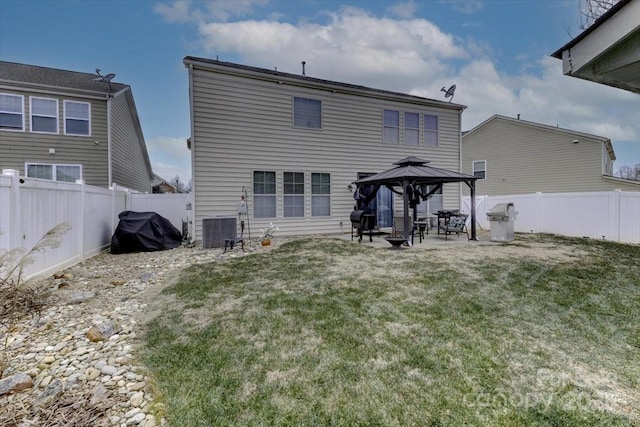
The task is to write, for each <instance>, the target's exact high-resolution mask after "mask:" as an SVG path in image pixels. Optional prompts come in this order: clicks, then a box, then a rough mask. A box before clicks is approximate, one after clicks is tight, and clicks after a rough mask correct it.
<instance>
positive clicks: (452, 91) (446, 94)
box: [440, 85, 456, 102]
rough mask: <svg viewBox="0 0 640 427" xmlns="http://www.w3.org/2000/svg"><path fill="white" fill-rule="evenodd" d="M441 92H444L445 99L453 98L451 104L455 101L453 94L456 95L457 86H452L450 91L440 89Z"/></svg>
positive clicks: (444, 88) (443, 88)
mask: <svg viewBox="0 0 640 427" xmlns="http://www.w3.org/2000/svg"><path fill="white" fill-rule="evenodd" d="M440 91H441V92H444V97H445V98H451V99H449V102H451V101H452V100H453V94H454V93H456V85H451V87H450V88H449V89H447V88H446V87H445V86H443V87H442V89H440Z"/></svg>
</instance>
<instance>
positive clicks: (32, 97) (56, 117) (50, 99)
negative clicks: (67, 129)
mask: <svg viewBox="0 0 640 427" xmlns="http://www.w3.org/2000/svg"><path fill="white" fill-rule="evenodd" d="M34 99H42V100H46V101H55V102H56V115H55V116H47V115H45V114H33V100H34ZM89 115H91V113H89ZM34 116H36V117H55V119H56V131H55V132H45V131H41V130H40V131H38V130H33V117H34ZM58 116H59V103H58V100H57V99H55V98H45V97H42V96H30V97H29V129H30V130H31V132H32V133H46V134H56V133H60V118H59V117H58Z"/></svg>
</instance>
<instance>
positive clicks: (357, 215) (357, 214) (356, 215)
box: [349, 210, 367, 227]
mask: <svg viewBox="0 0 640 427" xmlns="http://www.w3.org/2000/svg"><path fill="white" fill-rule="evenodd" d="M365 213H367V211H362V210H354V211H353V212H351V215H350V216H349V219H350V220H351V224H353V225H355V226H357V227H360V226H362V225H363V224H362V215H364V214H365Z"/></svg>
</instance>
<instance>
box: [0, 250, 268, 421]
mask: <svg viewBox="0 0 640 427" xmlns="http://www.w3.org/2000/svg"><path fill="white" fill-rule="evenodd" d="M254 250H269V249H263V248H259V249H252V248H248V247H247V253H251V252H252V251H254ZM238 254H240V252H237V253H228V254H223V253H222V249H208V250H202V249H198V248H195V247H191V248H182V247H181V248H176V249H174V250H170V251H158V252H147V253H134V254H128V255H127V256H126V257H120V256H113V255H111V254H109V253H108V252H104V253H102V254H99V255H96V256H95V257H92V258H89V259H87V260H85V261H83V262H82V263H79V264H76V265H74V266H72V267H69V268H68V269H66V270H65V271H63V272H59V273H56V275H58V276H59V277H58V278H55V277H52V276H49V277H45V278H41V279H37V280H38V281H36V282H35V283H33V284H34V285H36V286H42V287H43V288H48V289H52V290H55V294H56V295H57V297H58V298H57V299H56V301H54V302H52V304H51V306H50V307H48V308H46V309H45V310H44V311H43V313H42V315H41V317H40V319H39V320H38V321H37V322H34V321H33V318H32V317H31V316H25V318H24V319H21V320H20V321H19V322H18V324H17V325H16V327H15V328H14V329H13V330H12V331H10V332H8V333H7V334H6V336H5V337H2V339H3V340H4V339H6V344H7V348H6V356H7V357H8V360H9V362H10V363H9V364H10V368H11V372H22V373H23V374H16V375H18V376H15V375H13V376H12V377H13V380H14V382H12V384H13V385H11V386H9V385H8V384H9V380H8V378H5V379H4V380H1V381H0V384H4V385H3V386H0V388H3V389H4V390H11V391H4V392H0V420H1V421H0V425H3V422H2V421H4V420H5V419H8V418H6V416H7V415H9V416H10V417H14V416H15V417H16V418H15V421H14V424H10V425H16V426H21V427H22V426H24V427H26V426H31V425H40V424H37V423H36V424H34V422H32V421H33V418H32V417H33V415H32V414H33V413H35V412H38V411H39V410H40V409H42V410H46V408H48V407H50V408H53V407H55V404H56V403H57V402H59V401H66V402H69V401H71V402H74V403H73V404H74V405H86V404H89V405H90V406H92V407H96V406H99V407H101V408H102V410H103V413H101V414H100V415H99V417H100V419H99V420H98V419H96V420H95V422H92V424H91V425H96V426H97V425H100V426H106V425H109V426H114V427H115V426H119V427H122V426H123V425H127V423H128V425H139V426H149V427H152V426H156V425H157V426H165V425H167V421H166V420H165V419H164V418H162V417H159V418H158V419H156V418H155V417H154V415H153V414H157V413H164V409H162V408H164V406H163V405H162V403H161V402H157V401H156V400H155V399H154V395H153V392H152V388H150V387H148V384H149V381H150V378H148V377H147V376H146V375H145V374H144V372H146V369H145V368H144V367H142V366H139V365H137V363H138V360H139V358H138V357H137V355H138V354H137V352H138V345H139V344H140V340H139V338H138V337H139V336H140V335H141V328H142V326H143V325H144V324H145V322H146V320H148V316H149V315H150V313H149V307H150V304H151V303H154V302H155V300H156V298H157V295H158V292H159V291H160V290H161V289H162V287H163V286H165V285H166V284H167V283H166V282H165V281H164V280H165V278H168V277H173V274H169V273H170V272H176V271H178V270H180V269H183V268H186V267H188V266H190V265H194V264H202V263H210V262H219V261H220V260H223V259H225V258H229V257H231V255H234V256H235V255H238ZM242 254H244V253H242ZM120 278H133V279H130V280H128V281H126V282H125V281H124V280H122V279H120ZM62 283H68V284H69V286H68V287H65V286H62V289H58V287H60V286H59V285H60V284H62ZM92 328H94V331H95V332H99V333H100V334H102V337H104V338H103V339H101V340H97V341H93V340H91V339H90V338H91V337H90V336H88V335H87V333H88V331H89V330H90V329H92ZM94 331H92V333H91V334H89V335H92V334H93V332H94ZM97 338H98V337H97V336H96V337H94V339H97ZM16 379H18V380H20V381H15V380H16ZM35 385H37V387H35ZM17 391H20V392H19V393H18V392H17ZM37 405H39V406H38V407H39V408H40V409H38V410H35V409H36V407H37ZM135 405H138V406H135ZM79 407H80V406H78V408H79ZM16 408H21V410H22V411H23V412H22V413H19V414H17V415H16V410H17V409H16ZM7 411H11V413H10V414H8V412H7ZM29 414H31V415H29ZM21 415H22V416H23V417H24V418H21ZM3 416H4V418H3ZM54 416H55V414H54ZM10 419H12V420H14V418H10ZM41 421H42V420H41ZM47 421H49V420H47ZM47 425H70V424H69V421H68V420H63V419H56V420H55V421H51V422H50V423H49V424H47ZM72 425H80V424H72Z"/></svg>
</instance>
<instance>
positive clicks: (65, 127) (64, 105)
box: [62, 99, 91, 137]
mask: <svg viewBox="0 0 640 427" xmlns="http://www.w3.org/2000/svg"><path fill="white" fill-rule="evenodd" d="M69 102H73V103H75V104H85V105H88V106H89V118H88V119H80V118H77V117H67V103H69ZM62 105H63V110H64V112H63V115H64V117H63V120H64V134H65V135H69V136H79V137H89V136H91V103H90V102H83V101H73V100H71V99H65V100H64V101H63V104H62ZM67 118H69V119H72V120H87V121H88V122H89V133H88V134H86V135H85V134H78V133H67Z"/></svg>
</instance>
